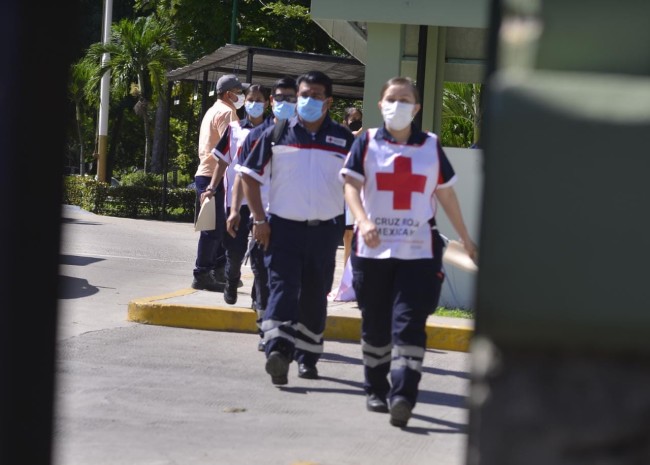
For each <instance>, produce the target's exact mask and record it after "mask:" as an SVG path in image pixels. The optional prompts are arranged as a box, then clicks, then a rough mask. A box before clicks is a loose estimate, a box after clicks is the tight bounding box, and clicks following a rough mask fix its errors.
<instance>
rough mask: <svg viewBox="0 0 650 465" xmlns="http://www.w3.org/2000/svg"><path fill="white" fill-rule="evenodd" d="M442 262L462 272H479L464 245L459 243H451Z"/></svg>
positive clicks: (446, 248)
mask: <svg viewBox="0 0 650 465" xmlns="http://www.w3.org/2000/svg"><path fill="white" fill-rule="evenodd" d="M442 260H443V261H444V262H445V263H449V264H450V265H452V266H455V267H457V268H460V269H461V270H465V271H470V272H476V271H478V266H476V263H474V260H472V259H471V257H470V256H469V255H468V254H467V251H466V250H465V247H463V244H461V243H460V242H458V241H449V243H448V244H447V247H445V251H444V253H443V255H442Z"/></svg>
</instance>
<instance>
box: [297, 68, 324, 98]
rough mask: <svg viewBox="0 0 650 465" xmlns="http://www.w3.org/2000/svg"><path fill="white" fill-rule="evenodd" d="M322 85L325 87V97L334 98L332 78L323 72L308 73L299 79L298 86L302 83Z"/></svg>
mask: <svg viewBox="0 0 650 465" xmlns="http://www.w3.org/2000/svg"><path fill="white" fill-rule="evenodd" d="M303 82H306V83H308V84H320V85H322V86H324V87H325V96H326V97H331V96H332V78H330V77H329V76H328V75H327V74H325V73H323V72H322V71H308V72H306V73H305V74H303V75H302V76H300V77H299V78H298V86H300V84H301V83H303Z"/></svg>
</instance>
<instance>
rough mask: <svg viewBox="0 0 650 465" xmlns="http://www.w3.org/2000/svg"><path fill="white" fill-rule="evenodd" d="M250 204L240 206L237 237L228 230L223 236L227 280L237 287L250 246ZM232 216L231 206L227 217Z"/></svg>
mask: <svg viewBox="0 0 650 465" xmlns="http://www.w3.org/2000/svg"><path fill="white" fill-rule="evenodd" d="M250 214H251V212H250V210H249V209H248V205H242V206H241V207H240V208H239V216H240V223H241V224H240V225H239V229H238V230H237V234H236V235H235V237H232V236H231V235H230V234H228V232H227V231H226V233H225V234H224V236H223V246H224V248H225V249H226V280H227V281H228V282H229V283H230V284H232V285H234V286H235V288H236V287H237V284H238V283H239V279H240V278H241V266H242V265H243V264H244V257H245V255H246V249H247V248H248V234H249V232H250V228H249V227H248V221H249V217H250ZM228 216H230V207H228V209H227V210H226V218H227V217H228Z"/></svg>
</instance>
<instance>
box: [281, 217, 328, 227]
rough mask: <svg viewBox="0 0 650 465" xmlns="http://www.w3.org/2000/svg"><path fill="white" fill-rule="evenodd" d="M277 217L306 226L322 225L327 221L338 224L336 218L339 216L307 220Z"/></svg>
mask: <svg viewBox="0 0 650 465" xmlns="http://www.w3.org/2000/svg"><path fill="white" fill-rule="evenodd" d="M276 218H279V219H281V220H282V221H288V222H289V223H297V224H302V225H304V226H320V225H324V224H326V223H328V224H337V223H336V219H337V218H338V217H334V218H330V219H329V220H306V221H297V220H288V219H286V218H282V217H280V216H276Z"/></svg>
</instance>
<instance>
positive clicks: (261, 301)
mask: <svg viewBox="0 0 650 465" xmlns="http://www.w3.org/2000/svg"><path fill="white" fill-rule="evenodd" d="M252 225H253V223H252V222H251V223H250V228H251V229H252ZM249 258H250V261H251V270H252V271H253V276H254V278H253V288H252V289H251V297H252V299H253V308H254V309H255V311H256V312H257V329H258V330H259V334H260V336H262V335H263V332H262V320H263V319H264V314H265V311H266V305H267V302H268V300H269V272H268V270H267V269H266V264H265V263H264V249H263V248H262V247H261V246H260V245H258V244H253V246H252V247H251V251H250V255H249Z"/></svg>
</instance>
